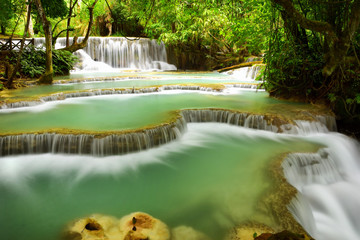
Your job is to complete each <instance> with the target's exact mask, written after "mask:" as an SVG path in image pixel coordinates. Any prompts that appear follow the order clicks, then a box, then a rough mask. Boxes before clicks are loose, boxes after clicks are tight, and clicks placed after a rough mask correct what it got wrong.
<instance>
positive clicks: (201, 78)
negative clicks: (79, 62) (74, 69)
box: [0, 73, 254, 101]
mask: <svg viewBox="0 0 360 240" xmlns="http://www.w3.org/2000/svg"><path fill="white" fill-rule="evenodd" d="M72 75H73V74H72ZM72 75H71V76H72ZM95 75H96V76H94V77H92V74H89V73H88V74H83V75H81V76H79V77H80V79H79V80H83V81H84V82H80V83H68V84H66V82H65V83H64V84H54V85H41V86H32V87H28V88H25V89H18V90H12V91H5V92H1V93H0V101H1V100H5V99H21V98H25V99H26V98H30V97H34V96H39V95H48V94H53V93H58V92H66V91H81V90H91V89H108V88H110V89H111V88H133V87H135V88H144V87H149V86H159V85H177V84H194V85H196V84H199V85H201V84H225V83H254V80H244V79H242V78H236V77H232V76H226V75H223V74H219V73H197V74H191V73H190V74H189V73H181V74H171V75H169V74H167V73H161V74H160V73H158V74H151V73H142V74H139V73H133V74H130V73H124V74H123V76H121V75H119V74H116V75H115V76H116V77H114V78H110V81H109V80H106V78H105V79H104V78H100V76H101V73H96V74H95ZM84 77H86V78H84ZM97 78H98V79H99V80H98V81H96V79H97ZM86 79H88V81H86ZM90 80H91V82H90Z"/></svg>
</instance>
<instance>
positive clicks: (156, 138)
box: [0, 109, 280, 156]
mask: <svg viewBox="0 0 360 240" xmlns="http://www.w3.org/2000/svg"><path fill="white" fill-rule="evenodd" d="M192 122H218V123H227V124H231V125H237V126H242V127H246V128H253V129H259V130H265V131H272V132H279V130H280V128H278V127H277V126H275V125H273V124H272V122H271V121H268V120H267V117H266V116H263V115H253V114H248V113H241V112H233V111H230V110H223V109H189V110H182V111H180V112H179V114H178V117H177V119H176V120H174V122H171V123H168V124H162V125H160V126H156V127H153V128H148V129H144V130H139V131H134V132H130V133H127V132H125V133H122V132H119V133H109V134H106V133H104V134H98V135H97V134H92V133H89V134H86V133H79V134H71V133H69V134H66V133H46V132H44V133H29V134H19V135H8V136H2V137H0V156H5V155H17V154H35V153H48V152H50V153H66V154H90V155H95V156H107V155H117V154H125V153H129V152H134V151H140V150H144V149H149V148H152V147H156V146H158V145H161V144H165V143H168V142H171V141H173V140H175V139H178V138H179V137H181V136H182V133H183V132H184V131H185V129H186V128H187V123H192Z"/></svg>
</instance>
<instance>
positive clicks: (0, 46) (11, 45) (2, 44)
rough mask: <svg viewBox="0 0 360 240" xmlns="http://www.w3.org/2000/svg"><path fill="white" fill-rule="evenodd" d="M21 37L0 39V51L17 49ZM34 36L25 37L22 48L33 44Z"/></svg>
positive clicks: (18, 48)
mask: <svg viewBox="0 0 360 240" xmlns="http://www.w3.org/2000/svg"><path fill="white" fill-rule="evenodd" d="M21 40H22V39H21V38H13V39H11V41H10V38H2V39H0V51H18V50H20V46H21ZM34 42H35V40H34V38H26V39H25V44H24V48H26V47H28V46H30V45H34Z"/></svg>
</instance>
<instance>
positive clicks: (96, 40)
mask: <svg viewBox="0 0 360 240" xmlns="http://www.w3.org/2000/svg"><path fill="white" fill-rule="evenodd" d="M82 40H83V37H79V38H78V41H79V42H80V41H82ZM44 41H45V40H44V39H43V38H36V39H35V45H36V46H39V45H41V44H43V43H44ZM65 43H66V38H58V39H57V42H56V46H55V47H56V48H62V47H64V46H65ZM71 43H72V39H70V44H71ZM76 55H77V56H79V58H80V64H78V65H77V66H76V71H108V70H111V69H112V68H115V69H119V68H120V69H140V70H167V71H169V70H176V67H175V66H174V65H172V64H168V63H167V54H166V49H165V45H164V43H162V42H161V43H158V42H157V41H156V40H154V39H153V40H151V39H147V38H140V39H136V40H133V41H130V40H128V39H126V38H123V37H90V38H89V39H88V44H87V46H86V47H85V48H84V49H81V50H78V51H77V52H76Z"/></svg>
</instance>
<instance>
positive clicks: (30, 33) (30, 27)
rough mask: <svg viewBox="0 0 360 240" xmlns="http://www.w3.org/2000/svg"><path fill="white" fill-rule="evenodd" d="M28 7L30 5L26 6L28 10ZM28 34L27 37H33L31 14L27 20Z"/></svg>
mask: <svg viewBox="0 0 360 240" xmlns="http://www.w3.org/2000/svg"><path fill="white" fill-rule="evenodd" d="M29 7H30V3H29V5H28V8H29ZM28 33H29V37H32V36H34V25H33V23H32V17H31V14H30V19H29V29H28Z"/></svg>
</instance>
